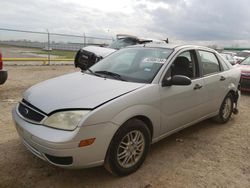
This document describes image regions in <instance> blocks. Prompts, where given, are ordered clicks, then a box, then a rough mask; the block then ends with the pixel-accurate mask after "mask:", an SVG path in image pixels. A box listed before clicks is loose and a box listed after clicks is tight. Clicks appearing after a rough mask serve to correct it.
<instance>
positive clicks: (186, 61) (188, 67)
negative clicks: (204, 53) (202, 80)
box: [166, 51, 198, 79]
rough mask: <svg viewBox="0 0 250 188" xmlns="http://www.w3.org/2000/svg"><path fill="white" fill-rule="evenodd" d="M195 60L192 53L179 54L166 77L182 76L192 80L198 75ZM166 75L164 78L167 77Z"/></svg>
mask: <svg viewBox="0 0 250 188" xmlns="http://www.w3.org/2000/svg"><path fill="white" fill-rule="evenodd" d="M195 62H196V58H195V57H194V51H185V52H182V53H181V54H179V55H178V56H177V57H176V59H175V60H174V62H173V64H172V65H171V68H170V70H169V71H168V73H167V75H169V76H174V75H183V76H187V77H189V78H191V79H194V78H196V77H197V75H198V72H197V71H198V70H197V66H196V65H197V63H195ZM167 75H166V76H167Z"/></svg>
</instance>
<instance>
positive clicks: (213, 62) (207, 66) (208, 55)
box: [198, 51, 220, 76]
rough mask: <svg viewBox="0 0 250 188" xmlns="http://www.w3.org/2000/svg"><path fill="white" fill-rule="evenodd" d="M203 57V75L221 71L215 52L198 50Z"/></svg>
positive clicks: (201, 57)
mask: <svg viewBox="0 0 250 188" xmlns="http://www.w3.org/2000/svg"><path fill="white" fill-rule="evenodd" d="M198 53H199V55H200V59H201V65H202V71H203V75H204V76H206V75H208V74H214V73H217V72H220V64H219V61H218V59H217V58H216V56H215V54H213V53H212V52H207V51H198Z"/></svg>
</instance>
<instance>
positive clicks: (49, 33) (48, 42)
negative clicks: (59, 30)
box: [47, 29, 50, 65]
mask: <svg viewBox="0 0 250 188" xmlns="http://www.w3.org/2000/svg"><path fill="white" fill-rule="evenodd" d="M47 32H48V49H47V50H48V65H50V33H49V30H48V29H47Z"/></svg>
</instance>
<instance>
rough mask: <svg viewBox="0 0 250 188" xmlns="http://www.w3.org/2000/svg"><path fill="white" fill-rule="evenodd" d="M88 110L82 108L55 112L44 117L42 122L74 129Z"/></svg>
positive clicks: (59, 127)
mask: <svg viewBox="0 0 250 188" xmlns="http://www.w3.org/2000/svg"><path fill="white" fill-rule="evenodd" d="M88 112H89V111H83V110H81V111H80V110H79V111H62V112H57V113H55V114H52V115H51V116H49V117H48V118H47V119H45V121H44V122H43V124H44V125H46V126H48V127H53V128H57V129H63V130H74V129H75V128H76V127H77V125H78V124H79V122H80V121H81V119H82V118H83V117H84V116H85V115H86V114H87V113H88Z"/></svg>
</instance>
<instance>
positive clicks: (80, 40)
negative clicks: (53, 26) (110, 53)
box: [0, 28, 113, 64]
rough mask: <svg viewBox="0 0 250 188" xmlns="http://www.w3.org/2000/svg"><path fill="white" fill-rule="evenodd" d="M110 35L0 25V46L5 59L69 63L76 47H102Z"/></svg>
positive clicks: (109, 41)
mask: <svg viewBox="0 0 250 188" xmlns="http://www.w3.org/2000/svg"><path fill="white" fill-rule="evenodd" d="M112 40H113V39H112V38H111V37H110V38H104V37H91V36H86V35H85V34H83V35H71V34H62V33H52V32H49V31H48V30H47V31H46V32H37V31H26V30H15V29H6V28H0V49H1V51H2V53H3V57H4V59H5V60H6V61H7V62H15V63H16V64H17V62H20V61H21V62H35V61H42V62H43V63H47V64H50V63H51V62H55V61H57V60H58V61H59V60H60V62H65V61H66V62H72V61H73V58H74V55H75V53H76V51H77V50H79V49H80V48H82V47H85V46H88V45H97V46H106V45H108V44H110V43H111V42H112Z"/></svg>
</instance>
